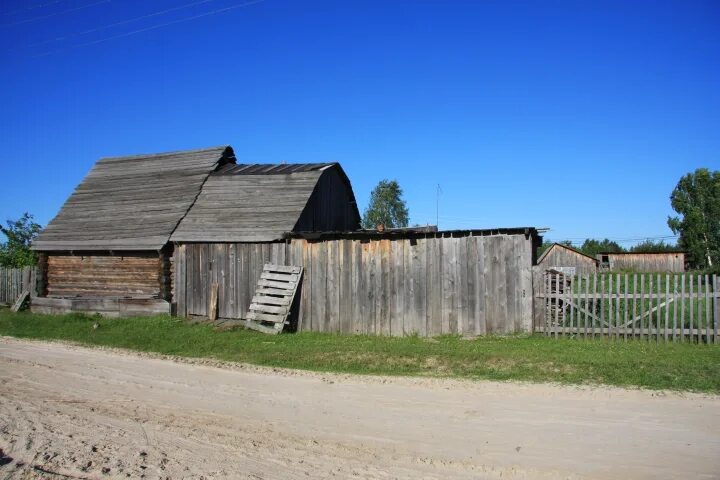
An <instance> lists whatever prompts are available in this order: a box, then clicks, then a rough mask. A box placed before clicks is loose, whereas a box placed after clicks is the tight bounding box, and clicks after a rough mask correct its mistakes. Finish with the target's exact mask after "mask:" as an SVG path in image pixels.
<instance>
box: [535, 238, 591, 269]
mask: <svg viewBox="0 0 720 480" xmlns="http://www.w3.org/2000/svg"><path fill="white" fill-rule="evenodd" d="M555 247H560V248H565V249H567V250H570V251H571V252H574V253H577V254H578V255H582V256H583V257H587V258H589V259H590V260H592V261H593V262H595V263H597V259H596V258H593V257H591V256H590V255H588V254H587V253H583V252H581V251H580V250H578V249H577V248H573V247H570V246H568V245H563V244H562V243H557V242H556V243H553V244H552V245H550V246H549V247H548V248H546V249H545V251H544V252H543V253H542V255H540V258H538V259H537V263H538V264H540V263H542V261H543V260H544V259H545V257H547V256H548V254H549V253H550V250H552V249H554V248H555Z"/></svg>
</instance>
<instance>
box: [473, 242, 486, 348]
mask: <svg viewBox="0 0 720 480" xmlns="http://www.w3.org/2000/svg"><path fill="white" fill-rule="evenodd" d="M473 238H474V241H475V248H476V249H477V267H476V272H477V277H476V284H477V285H476V287H475V292H477V296H476V298H475V300H476V302H477V305H478V306H477V315H478V318H477V323H476V325H477V326H476V332H477V335H485V334H486V333H487V311H488V307H487V303H486V300H487V293H486V292H487V285H488V279H487V263H486V258H487V257H486V255H485V246H486V242H485V237H473Z"/></svg>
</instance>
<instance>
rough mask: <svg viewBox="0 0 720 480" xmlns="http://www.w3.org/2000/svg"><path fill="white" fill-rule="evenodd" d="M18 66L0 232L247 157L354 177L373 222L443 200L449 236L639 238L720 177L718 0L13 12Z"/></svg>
mask: <svg viewBox="0 0 720 480" xmlns="http://www.w3.org/2000/svg"><path fill="white" fill-rule="evenodd" d="M0 52H1V53H0V66H1V69H0V72H1V74H0V161H1V162H2V163H1V167H2V168H1V169H0V175H2V181H1V182H0V220H4V219H6V218H14V217H18V216H19V215H20V214H22V212H24V211H26V210H27V211H30V212H32V213H34V214H35V216H36V218H37V220H38V221H39V222H41V223H43V224H45V223H46V222H47V221H48V220H50V219H51V218H52V217H53V216H54V215H55V213H56V212H57V210H58V209H59V208H60V206H61V205H62V203H63V201H64V200H65V199H66V197H67V196H68V195H69V194H70V193H71V192H72V190H73V188H74V187H75V186H76V184H77V183H78V182H79V181H80V180H81V179H82V178H83V176H84V175H85V174H86V173H87V171H88V170H89V169H90V167H91V166H92V164H93V163H94V162H95V161H96V160H97V159H98V158H100V157H102V156H113V155H124V154H136V153H152V152H162V151H168V150H181V149H186V148H199V147H206V146H212V145H220V144H231V145H232V146H233V147H234V148H235V152H236V155H237V157H238V160H239V161H240V162H248V163H256V162H257V163H264V162H283V161H285V162H328V161H339V162H341V164H342V165H343V167H344V168H345V170H346V171H347V173H348V175H349V177H350V179H351V181H352V183H353V187H354V189H355V194H356V196H357V199H358V203H359V205H360V208H361V210H362V209H364V208H365V205H366V204H367V200H368V197H369V193H370V190H371V189H372V187H373V186H374V185H375V184H376V183H377V181H378V180H380V179H382V178H394V179H397V180H398V181H399V182H400V185H401V186H402V187H403V189H404V192H405V198H406V200H407V202H408V206H409V209H410V216H411V223H412V224H414V223H419V224H426V223H431V224H434V223H435V215H436V192H437V185H438V184H440V186H441V189H442V194H441V195H440V227H441V228H443V229H448V228H493V227H511V226H537V227H550V228H551V229H552V230H551V231H550V232H549V233H548V234H547V238H549V239H551V240H561V239H565V238H570V239H581V238H584V237H610V238H612V239H632V238H641V237H656V236H665V235H671V232H670V230H669V229H668V227H667V225H666V219H667V216H668V215H669V214H671V213H672V211H671V208H670V202H669V195H670V192H671V191H672V189H673V187H674V186H675V184H676V183H677V181H678V179H679V177H680V176H681V175H683V174H684V173H687V172H689V171H692V170H694V169H695V168H698V167H710V168H714V169H718V168H720V2H718V1H707V2H703V1H688V0H683V1H677V2H665V1H658V0H653V1H647V2H643V1H635V0H633V1H627V0H622V1H618V2H612V1H597V2H592V1H584V0H575V1H546V2H541V1H528V2H513V1H477V2H462V1H444V2H443V1H434V2H430V1H390V0H384V1H380V0H367V1H360V0H358V1H351V0H329V1H323V0H264V1H254V2H253V1H250V0H205V1H201V0H152V1H147V0H143V1H140V0H2V1H0ZM141 214H142V212H138V215H141ZM630 243H632V242H625V245H626V246H627V245H629V244H630Z"/></svg>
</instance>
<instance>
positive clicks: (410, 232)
mask: <svg viewBox="0 0 720 480" xmlns="http://www.w3.org/2000/svg"><path fill="white" fill-rule="evenodd" d="M490 235H524V236H526V237H539V233H538V230H537V229H536V228H535V227H512V228H488V229H472V230H440V231H428V230H427V229H423V228H419V229H392V230H384V231H382V232H379V231H377V230H356V231H352V232H288V233H286V234H285V235H284V238H304V239H306V240H329V239H338V238H348V239H351V238H355V239H363V238H366V239H368V240H379V239H393V238H396V239H404V238H440V237H481V236H490Z"/></svg>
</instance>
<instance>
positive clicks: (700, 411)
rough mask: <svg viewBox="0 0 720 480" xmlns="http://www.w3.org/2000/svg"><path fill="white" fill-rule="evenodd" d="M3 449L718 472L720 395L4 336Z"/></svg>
mask: <svg viewBox="0 0 720 480" xmlns="http://www.w3.org/2000/svg"><path fill="white" fill-rule="evenodd" d="M0 448H2V450H3V458H2V459H1V460H0V464H3V465H2V466H0V479H3V478H103V477H105V478H128V477H130V478H140V477H141V476H144V478H173V479H174V478H255V479H257V478H277V479H293V478H383V479H385V478H413V479H417V478H438V479H439V478H443V479H444V478H474V479H483V478H488V479H495V478H503V479H507V478H510V479H512V478H528V479H530V478H532V479H535V478H548V479H554V478H607V479H610V478H612V479H620V478H653V479H657V478H682V479H689V478H719V477H720V398H719V397H712V396H701V395H690V394H687V395H678V394H653V393H650V392H644V391H625V390H620V389H605V388H595V389H591V388H568V387H558V386H547V385H525V384H522V385H519V384H501V383H491V382H478V383H471V382H460V381H446V380H429V379H385V378H365V377H352V376H344V375H323V374H312V373H289V372H285V371H273V370H272V369H262V368H253V367H242V366H236V367H232V366H225V367H223V368H219V367H217V366H213V365H209V364H203V362H195V363H188V362H177V361H172V360H168V359H161V358H149V357H147V356H140V355H134V354H126V353H122V352H113V351H102V350H94V349H86V348H80V347H74V346H68V345H62V344H52V343H41V342H24V341H18V340H12V339H7V338H4V339H0ZM49 472H52V473H49Z"/></svg>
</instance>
